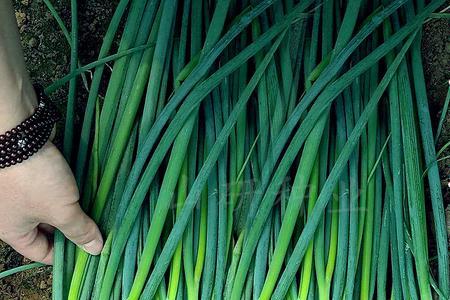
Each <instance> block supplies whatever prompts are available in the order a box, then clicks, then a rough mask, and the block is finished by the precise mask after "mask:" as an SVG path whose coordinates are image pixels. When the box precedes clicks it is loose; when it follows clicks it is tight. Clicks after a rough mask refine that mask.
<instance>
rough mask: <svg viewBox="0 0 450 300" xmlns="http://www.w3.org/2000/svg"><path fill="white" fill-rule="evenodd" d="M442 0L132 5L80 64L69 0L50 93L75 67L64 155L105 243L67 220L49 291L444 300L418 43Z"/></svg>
mask: <svg viewBox="0 0 450 300" xmlns="http://www.w3.org/2000/svg"><path fill="white" fill-rule="evenodd" d="M444 2H445V1H444V0H432V1H430V2H429V3H428V4H426V3H425V1H424V0H410V1H407V0H382V1H380V0H378V1H368V0H349V1H334V0H325V1H316V0H302V1H296V0H279V1H274V0H246V1H231V0H222V1H203V0H184V1H177V0H164V1H160V0H120V1H119V2H118V4H117V8H116V9H115V12H114V15H113V16H112V19H111V23H110V25H109V28H108V30H107V32H106V34H105V36H104V41H103V45H102V47H101V49H100V52H99V59H98V61H97V62H94V63H92V64H89V65H87V66H84V67H79V62H78V55H77V27H78V24H77V1H76V0H72V1H71V3H72V26H71V32H69V31H68V30H67V29H65V30H64V32H65V33H66V37H67V39H68V41H69V42H70V45H71V49H72V52H71V72H70V74H69V75H68V76H66V77H65V78H63V79H61V80H59V81H57V82H55V83H54V84H53V85H52V86H50V87H49V88H48V89H47V92H48V93H51V92H53V91H55V90H56V89H57V88H59V87H61V86H63V85H64V84H65V83H66V82H68V81H70V88H69V90H70V93H69V101H68V106H67V118H66V131H65V136H64V138H65V140H64V153H65V155H66V158H67V159H68V160H69V161H70V162H71V164H72V166H73V169H74V172H75V175H76V179H77V181H78V185H79V188H80V191H81V192H82V199H81V203H82V205H83V207H84V209H85V210H86V211H88V212H89V213H90V215H91V216H92V217H93V218H94V220H95V221H97V222H98V223H99V225H100V227H101V229H102V231H103V233H104V236H105V240H106V242H105V248H104V250H103V252H102V254H101V255H100V256H97V257H93V256H89V255H88V254H86V253H85V252H83V251H82V250H80V249H78V248H76V247H75V246H74V245H73V244H71V243H70V242H69V241H67V240H65V239H64V237H63V236H62V235H61V234H60V233H57V234H56V236H55V249H56V254H55V262H54V272H53V273H54V274H53V280H54V283H53V298H54V299H57V300H59V299H70V300H75V299H101V300H109V299H130V300H134V299H166V298H167V299H189V300H195V299H216V300H217V299H233V300H239V299H291V300H294V299H305V300H306V299H373V298H375V297H376V298H377V299H432V295H437V297H439V299H448V297H449V296H450V283H449V282H450V277H449V260H448V248H447V247H448V244H447V233H446V228H445V215H444V207H443V199H442V193H441V187H440V177H439V172H438V159H439V157H438V155H437V154H436V150H435V137H434V136H433V129H432V127H431V121H430V112H429V109H428V100H427V94H426V89H425V82H424V74H423V69H422V62H421V53H420V45H421V27H422V25H423V23H424V22H426V21H427V20H428V18H429V17H430V15H431V14H432V13H433V12H435V11H436V10H438V9H439V7H440V6H441V5H442V4H443V3H444ZM46 3H47V5H48V6H49V7H52V6H51V3H50V2H49V1H48V0H46ZM52 12H53V13H54V14H55V16H56V17H57V18H58V16H57V15H56V12H55V10H54V9H53V10H52ZM59 21H60V22H59V23H60V24H61V26H62V27H64V25H63V24H62V21H61V20H60V19H59ZM120 24H124V25H123V29H122V27H121V26H120ZM120 31H123V32H122V34H120ZM118 36H120V38H119V37H118ZM115 40H118V47H117V49H116V50H114V51H115V52H116V53H113V54H111V52H112V48H113V45H114V41H115ZM108 55H109V56H108ZM106 62H112V63H113V67H112V72H111V74H106V72H105V63H106ZM88 69H92V70H93V77H92V80H90V81H89V82H87V81H86V78H84V81H85V83H86V84H87V86H88V89H89V97H88V99H87V105H86V110H85V113H84V117H83V118H82V124H81V126H80V128H81V131H80V132H78V130H75V128H78V127H77V126H75V124H74V120H75V119H76V118H75V113H76V112H75V109H74V107H75V104H76V101H75V100H76V98H77V97H76V94H77V93H76V87H77V77H76V76H77V75H79V74H82V73H83V72H84V71H86V70H88ZM102 84H105V85H106V86H107V88H106V94H104V95H100V93H99V90H100V86H101V85H102ZM444 114H445V111H444ZM440 126H441V125H440ZM439 131H440V130H439ZM425 185H427V186H428V190H429V194H428V195H426V194H425V188H424V187H425ZM428 208H429V210H430V211H431V212H432V213H431V214H429V215H427V213H426V212H427V209H428ZM429 244H430V245H431V247H429ZM429 248H430V249H436V253H431V251H430V250H429ZM434 254H435V255H437V265H438V267H437V268H436V269H435V270H432V269H431V268H430V257H431V256H432V255H434Z"/></svg>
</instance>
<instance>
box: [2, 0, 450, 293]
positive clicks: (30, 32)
mask: <svg viewBox="0 0 450 300" xmlns="http://www.w3.org/2000/svg"><path fill="white" fill-rule="evenodd" d="M14 2H15V8H16V18H17V22H18V25H19V28H20V33H21V37H22V44H23V47H24V52H25V59H26V62H27V66H28V69H29V71H30V74H31V77H32V78H33V80H35V81H38V82H40V83H42V84H44V85H47V84H49V83H51V82H53V81H54V80H56V79H58V78H60V77H62V76H64V75H65V74H67V73H68V71H69V67H68V63H69V61H70V56H69V55H70V54H69V46H68V44H67V41H66V40H65V38H64V36H63V34H62V33H61V31H60V30H59V27H58V25H57V23H56V22H55V21H54V19H53V17H52V16H51V14H50V12H49V11H48V10H47V8H46V6H45V4H44V2H43V1H42V0H14ZM53 2H54V5H55V7H56V9H57V11H58V12H59V13H60V15H61V17H62V18H63V20H65V21H66V24H68V26H70V25H69V24H70V23H69V22H68V21H69V20H70V8H69V4H68V2H67V1H64V0H57V1H53ZM79 2H80V3H79V5H80V7H79V12H80V16H79V19H80V24H79V25H80V30H81V32H80V34H79V35H80V60H81V62H82V63H83V64H84V63H88V62H91V61H93V60H95V56H96V54H97V51H98V50H97V49H99V47H100V44H101V39H102V37H101V35H102V33H103V32H104V30H105V28H106V26H107V25H108V21H109V19H108V17H109V16H110V15H111V11H112V7H113V5H114V3H115V2H116V1H102V0H90V1H79ZM69 31H70V29H69ZM423 59H424V65H425V74H426V78H427V82H426V84H427V87H428V95H429V98H430V108H431V110H432V120H433V122H434V124H433V125H434V126H435V127H436V126H437V123H438V120H439V117H440V114H441V109H442V105H443V102H444V100H445V97H446V94H447V90H448V86H449V82H448V80H449V79H450V23H449V21H448V20H445V19H441V20H432V21H430V22H428V23H427V24H426V25H425V28H424V37H423ZM89 75H90V74H88V76H89ZM80 91H82V92H80V95H79V97H80V100H81V101H82V99H86V97H85V96H86V93H85V92H84V91H83V89H82V88H81V89H80ZM65 93H66V92H65V91H64V90H61V91H59V92H58V93H57V94H55V95H54V96H53V100H54V101H56V102H57V103H59V104H60V106H63V103H64V102H65ZM449 140H450V114H449V115H448V116H447V120H446V122H445V125H444V130H443V133H442V135H441V138H440V140H439V143H438V149H439V147H440V146H442V145H443V144H444V143H445V142H447V141H449ZM444 155H450V150H448V151H447V152H446V153H445V154H444ZM440 169H441V176H442V189H443V192H444V197H445V202H446V206H447V215H448V218H447V219H448V220H450V187H449V186H448V184H449V182H450V160H445V161H442V162H440ZM448 228H449V232H450V222H448ZM28 262H29V261H27V260H26V259H24V258H23V257H21V256H20V255H19V254H17V253H15V252H14V251H13V250H11V249H10V248H9V247H8V246H6V245H4V244H3V243H2V242H0V271H2V270H5V269H10V268H13V267H17V266H19V265H22V264H24V263H28ZM51 281H52V279H51V268H50V267H42V268H39V269H37V270H30V271H27V272H24V273H21V274H17V275H15V276H12V277H9V278H6V279H4V280H0V300H10V299H11V300H12V299H26V300H35V299H36V300H37V299H51Z"/></svg>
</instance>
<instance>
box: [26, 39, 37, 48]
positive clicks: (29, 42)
mask: <svg viewBox="0 0 450 300" xmlns="http://www.w3.org/2000/svg"><path fill="white" fill-rule="evenodd" d="M37 44H38V40H37V39H36V38H34V37H32V38H31V39H30V40H29V41H28V46H30V47H31V48H34V47H36V45H37Z"/></svg>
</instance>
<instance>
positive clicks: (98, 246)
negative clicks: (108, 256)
mask: <svg viewBox="0 0 450 300" xmlns="http://www.w3.org/2000/svg"><path fill="white" fill-rule="evenodd" d="M102 248H103V241H101V240H93V241H91V242H89V243H87V244H84V245H83V249H84V251H86V252H87V253H89V254H92V255H99V254H100V253H101V252H102Z"/></svg>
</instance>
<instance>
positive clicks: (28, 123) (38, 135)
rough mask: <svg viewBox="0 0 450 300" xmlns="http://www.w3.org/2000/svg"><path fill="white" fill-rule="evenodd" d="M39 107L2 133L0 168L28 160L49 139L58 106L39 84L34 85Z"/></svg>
mask: <svg viewBox="0 0 450 300" xmlns="http://www.w3.org/2000/svg"><path fill="white" fill-rule="evenodd" d="M34 89H35V91H36V96H37V98H38V103H39V104H38V107H37V108H36V110H35V111H34V113H33V114H32V115H31V116H30V117H29V118H27V119H26V120H25V121H23V122H22V123H21V124H20V125H18V126H17V127H15V128H13V129H11V130H9V131H7V132H6V133H4V134H2V135H0V169H4V168H8V167H11V166H14V165H16V164H19V163H21V162H23V161H24V160H27V159H28V158H30V157H31V156H33V154H35V153H36V152H38V151H39V150H40V149H41V148H42V147H43V146H44V145H45V143H46V142H47V141H48V139H49V138H50V135H51V134H52V130H53V127H54V126H55V123H56V121H57V120H58V113H57V110H56V107H55V106H54V105H53V103H52V102H51V101H50V100H49V99H48V97H47V96H46V95H45V93H44V90H43V88H42V87H41V86H39V85H34Z"/></svg>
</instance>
